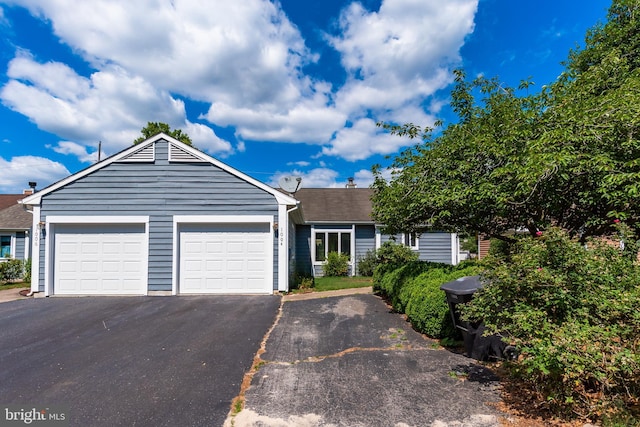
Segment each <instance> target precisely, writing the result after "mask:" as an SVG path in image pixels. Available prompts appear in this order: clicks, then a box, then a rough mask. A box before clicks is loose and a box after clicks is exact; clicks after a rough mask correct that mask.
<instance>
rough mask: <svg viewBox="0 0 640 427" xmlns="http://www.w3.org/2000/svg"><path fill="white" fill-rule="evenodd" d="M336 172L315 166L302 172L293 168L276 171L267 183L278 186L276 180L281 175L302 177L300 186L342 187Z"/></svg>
mask: <svg viewBox="0 0 640 427" xmlns="http://www.w3.org/2000/svg"><path fill="white" fill-rule="evenodd" d="M338 175H339V174H338V172H337V171H335V170H333V169H328V168H315V169H311V170H310V171H308V172H302V171H300V170H297V169H294V170H292V171H289V172H277V173H276V174H275V175H273V176H272V177H271V179H270V181H269V185H271V186H273V187H277V186H278V180H279V179H280V178H281V177H283V176H299V177H301V178H302V184H301V186H300V188H335V187H344V183H343V184H339V183H338V182H336V179H337V178H338Z"/></svg>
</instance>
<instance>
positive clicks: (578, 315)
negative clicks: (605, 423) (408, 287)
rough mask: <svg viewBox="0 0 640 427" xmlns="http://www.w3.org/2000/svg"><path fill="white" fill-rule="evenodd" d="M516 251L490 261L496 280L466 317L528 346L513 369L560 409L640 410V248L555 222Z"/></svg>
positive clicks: (596, 412)
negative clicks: (630, 251) (590, 237)
mask: <svg viewBox="0 0 640 427" xmlns="http://www.w3.org/2000/svg"><path fill="white" fill-rule="evenodd" d="M626 238H627V239H628V240H627V241H633V239H632V238H631V237H630V236H626ZM509 258H510V259H509V261H508V262H506V261H505V260H504V258H502V257H494V256H490V257H488V258H487V259H486V263H487V267H488V269H487V271H486V272H485V279H486V281H488V284H486V285H485V287H484V288H483V289H482V290H481V291H480V292H478V293H476V296H475V298H474V299H473V301H472V302H471V304H469V305H468V306H467V307H465V309H463V314H464V316H465V318H467V319H480V318H481V319H483V320H484V322H485V324H486V326H487V328H488V332H497V331H502V332H506V333H508V334H509V337H510V339H511V340H512V342H513V343H514V344H515V345H516V346H517V347H518V348H519V349H520V351H521V357H520V358H519V360H518V361H516V362H514V363H513V364H511V365H510V367H511V373H512V375H513V376H514V377H516V378H519V379H520V380H521V381H522V382H523V386H528V387H529V388H530V389H531V390H532V391H534V392H535V393H537V395H539V396H540V397H541V400H543V401H544V402H545V404H546V405H547V406H548V407H550V408H551V409H552V410H554V411H555V412H556V413H557V414H564V415H574V416H575V414H580V415H581V416H583V417H595V418H597V417H598V416H602V415H603V414H604V415H607V416H611V415H612V414H616V416H617V415H620V414H621V416H622V418H624V416H625V414H631V415H630V416H631V418H633V417H634V416H635V417H639V416H640V414H639V413H638V412H637V411H638V409H637V408H638V407H637V396H639V395H640V339H639V338H638V337H640V310H639V309H638V307H640V264H639V263H638V262H637V260H634V259H635V256H634V257H631V256H628V255H627V254H626V253H625V251H621V250H620V249H619V248H618V247H617V246H612V245H608V244H606V243H603V242H597V241H591V242H589V243H588V244H587V245H585V244H584V243H583V242H578V241H575V240H572V239H571V238H570V237H569V236H568V235H567V234H566V233H565V232H563V231H560V230H549V231H546V232H545V233H544V234H543V235H542V236H541V237H540V238H531V237H529V238H525V239H521V240H519V241H518V242H517V243H516V244H514V246H513V247H512V249H511V253H510V257H509ZM634 408H635V409H634ZM634 411H635V412H634ZM614 418H615V417H614Z"/></svg>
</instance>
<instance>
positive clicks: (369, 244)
mask: <svg viewBox="0 0 640 427" xmlns="http://www.w3.org/2000/svg"><path fill="white" fill-rule="evenodd" d="M375 249H376V229H375V227H374V226H373V225H356V253H355V263H356V264H355V267H356V274H360V272H359V271H358V261H359V260H360V259H361V258H364V257H365V255H366V254H367V252H368V251H374V250H375Z"/></svg>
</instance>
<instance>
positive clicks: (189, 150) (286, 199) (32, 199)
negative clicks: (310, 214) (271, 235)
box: [21, 133, 297, 205]
mask: <svg viewBox="0 0 640 427" xmlns="http://www.w3.org/2000/svg"><path fill="white" fill-rule="evenodd" d="M159 140H165V141H167V142H168V143H169V144H171V145H173V146H174V147H177V148H178V149H180V150H181V151H182V152H184V153H186V154H188V155H191V156H193V157H195V158H197V159H200V160H202V161H204V162H208V163H211V164H212V165H214V166H217V167H218V168H220V169H222V170H224V171H225V172H228V173H230V174H232V175H235V176H236V177H238V178H240V179H242V180H244V181H246V182H248V183H249V184H252V185H254V186H256V187H258V188H260V189H261V190H264V191H265V192H267V193H269V194H272V195H273V196H274V197H275V198H276V200H277V201H278V203H280V204H286V205H295V204H296V203H297V201H296V199H294V198H293V197H291V196H289V195H286V194H284V193H281V192H280V191H277V190H276V189H274V188H272V187H270V186H268V185H266V184H264V183H262V182H260V181H258V180H257V179H255V178H252V177H250V176H249V175H246V174H244V173H242V172H240V171H239V170H237V169H234V168H232V167H231V166H229V165H227V164H224V163H222V162H221V161H219V160H217V159H215V158H213V157H211V156H209V155H208V154H205V153H203V152H202V151H200V150H197V149H195V148H193V147H191V146H189V145H187V144H185V143H183V142H181V141H178V140H177V139H175V138H172V137H170V136H169V135H167V134H164V133H159V134H157V135H154V136H152V137H151V138H148V139H146V140H145V141H142V142H141V143H139V144H136V145H132V146H131V147H129V148H126V149H124V150H122V151H120V152H119V153H116V154H114V155H112V156H110V157H107V158H106V159H104V160H102V161H101V162H98V163H96V164H94V165H92V166H89V167H88V168H86V169H83V170H81V171H80V172H77V173H75V174H73V175H70V176H68V177H67V178H64V179H62V180H60V181H58V182H56V183H54V184H52V185H50V186H48V187H46V188H44V189H42V190H40V191H38V192H37V193H35V194H33V195H31V196H27V197H25V198H24V200H22V202H21V203H23V204H25V205H39V204H40V201H41V199H42V196H45V195H47V194H49V193H52V192H54V191H56V190H57V189H59V188H62V187H64V186H65V185H68V184H70V183H72V182H74V181H77V180H78V179H80V178H82V177H85V176H87V175H89V174H91V173H93V172H95V171H97V170H99V169H102V168H104V167H105V166H108V165H110V164H111V163H114V162H117V161H119V160H123V159H125V158H127V157H130V156H132V155H134V154H135V153H144V152H145V149H146V148H148V147H150V146H152V145H153V144H155V143H156V142H158V141H159Z"/></svg>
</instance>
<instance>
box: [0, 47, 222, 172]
mask: <svg viewBox="0 0 640 427" xmlns="http://www.w3.org/2000/svg"><path fill="white" fill-rule="evenodd" d="M7 74H8V76H9V77H10V78H11V80H10V81H9V82H8V83H7V84H6V85H5V86H4V87H3V88H2V89H1V90H0V99H2V102H3V103H4V104H5V105H6V106H8V107H9V108H11V109H12V110H14V111H17V112H19V113H21V114H24V115H25V116H27V117H29V118H30V119H31V120H32V121H33V122H34V123H36V125H37V126H38V127H39V128H40V129H43V130H46V131H48V132H51V133H54V134H56V135H58V136H60V137H62V138H64V139H66V140H68V141H66V142H65V144H62V145H61V146H59V147H58V149H59V150H62V152H65V154H76V155H78V157H79V159H80V160H81V161H83V162H87V161H92V158H90V157H87V148H86V147H94V150H95V148H97V145H98V141H102V146H103V150H104V152H106V153H108V154H113V153H115V152H117V151H120V150H121V149H123V148H125V147H126V146H128V145H130V144H131V143H132V141H133V140H134V139H136V138H137V137H138V136H139V135H140V129H142V127H143V126H145V125H146V123H147V122H148V121H159V122H165V123H168V124H169V125H171V126H172V127H174V128H181V129H184V130H185V131H186V132H187V133H188V134H189V135H190V136H191V138H192V139H193V141H194V143H195V145H196V146H198V147H199V148H202V149H204V150H206V151H208V152H210V153H227V152H230V151H231V150H232V148H231V144H230V143H229V142H227V141H224V140H222V139H220V138H218V137H217V136H216V135H215V133H214V131H213V130H212V129H211V128H209V127H207V126H205V125H202V124H197V123H191V122H189V121H188V120H187V119H186V112H185V107H184V103H183V101H181V100H176V99H174V98H173V97H171V96H170V95H169V94H168V93H167V92H165V91H162V90H158V89H156V88H155V87H154V86H153V85H151V84H150V83H149V82H147V81H145V80H144V79H142V78H141V77H139V76H135V75H131V74H130V73H128V72H127V71H126V70H125V69H123V68H121V67H118V66H107V67H105V68H104V69H103V70H102V71H97V72H95V73H93V74H92V75H91V76H90V77H83V76H80V75H78V74H77V73H76V72H75V71H74V70H72V69H71V68H70V67H68V66H66V65H64V64H61V63H57V62H49V63H45V64H41V63H38V62H36V61H35V60H34V59H33V58H32V57H31V56H30V55H28V54H26V53H24V52H22V53H20V54H19V55H18V56H17V57H16V58H14V59H13V60H11V61H10V62H9V67H8V72H7ZM70 141H74V142H73V143H75V144H76V145H77V147H74V149H73V150H69V148H68V145H69V143H70ZM65 145H66V146H67V147H65ZM81 145H82V146H84V147H85V148H84V149H82V148H81V147H80V146H81Z"/></svg>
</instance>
